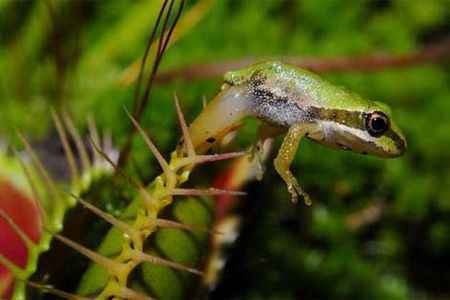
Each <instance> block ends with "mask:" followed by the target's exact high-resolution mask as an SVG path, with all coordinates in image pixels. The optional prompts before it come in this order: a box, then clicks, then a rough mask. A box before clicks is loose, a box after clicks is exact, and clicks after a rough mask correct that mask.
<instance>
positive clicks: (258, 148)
mask: <svg viewBox="0 0 450 300" xmlns="http://www.w3.org/2000/svg"><path fill="white" fill-rule="evenodd" d="M263 152H264V150H263V142H261V141H259V142H258V143H257V144H256V145H253V146H251V148H250V156H249V160H250V161H252V162H253V163H254V164H255V166H256V180H258V181H261V180H262V178H263V176H264V171H265V167H264V158H263V155H264V153H263Z"/></svg>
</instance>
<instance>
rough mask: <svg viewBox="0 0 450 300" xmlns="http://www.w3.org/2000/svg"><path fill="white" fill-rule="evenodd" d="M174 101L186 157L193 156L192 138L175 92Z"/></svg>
mask: <svg viewBox="0 0 450 300" xmlns="http://www.w3.org/2000/svg"><path fill="white" fill-rule="evenodd" d="M174 101H175V108H176V110H177V116H178V122H179V123H180V127H181V131H182V133H183V139H184V144H185V145H186V150H187V154H188V157H191V158H194V157H195V155H196V154H195V149H194V144H193V143H192V139H191V136H190V134H189V129H188V126H187V124H186V119H185V118H184V114H183V112H182V111H181V107H180V101H179V100H178V96H177V95H176V94H175V95H174Z"/></svg>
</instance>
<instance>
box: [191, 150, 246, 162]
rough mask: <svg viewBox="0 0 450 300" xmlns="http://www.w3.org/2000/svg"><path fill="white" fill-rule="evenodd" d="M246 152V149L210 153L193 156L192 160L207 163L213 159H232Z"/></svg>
mask: <svg viewBox="0 0 450 300" xmlns="http://www.w3.org/2000/svg"><path fill="white" fill-rule="evenodd" d="M246 154H248V152H247V151H239V152H229V153H222V154H211V155H197V156H196V157H194V158H193V160H194V161H195V163H208V162H213V161H220V160H228V159H233V158H236V157H241V156H244V155H246Z"/></svg>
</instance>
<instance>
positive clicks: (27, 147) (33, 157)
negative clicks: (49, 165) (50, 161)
mask: <svg viewBox="0 0 450 300" xmlns="http://www.w3.org/2000/svg"><path fill="white" fill-rule="evenodd" d="M17 135H18V136H19V139H20V140H21V142H22V144H23V145H24V146H25V151H26V152H27V154H28V155H29V156H30V157H31V160H32V162H33V164H34V166H35V167H36V169H37V171H38V172H39V174H40V175H41V177H42V178H43V181H44V184H45V185H46V187H47V190H48V191H49V193H51V194H52V195H53V197H54V198H55V199H58V198H59V197H58V196H59V195H58V189H57V187H56V184H55V182H54V181H53V179H52V178H51V177H50V174H48V172H47V170H46V169H45V167H44V165H43V164H42V162H41V160H40V159H39V158H38V156H37V154H36V152H34V150H33V148H32V147H31V145H30V143H28V141H27V139H26V138H25V136H24V135H23V134H22V133H21V132H20V131H17Z"/></svg>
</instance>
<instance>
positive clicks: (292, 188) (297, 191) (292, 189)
mask: <svg viewBox="0 0 450 300" xmlns="http://www.w3.org/2000/svg"><path fill="white" fill-rule="evenodd" d="M287 187H288V191H289V193H291V196H292V199H291V200H292V202H294V203H296V202H297V196H301V197H303V201H304V202H305V204H306V205H308V206H310V205H311V204H312V201H311V197H309V195H308V193H307V192H305V191H304V190H303V189H302V187H301V186H300V185H299V183H298V182H297V180H295V182H293V183H292V184H291V185H289V184H287Z"/></svg>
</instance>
